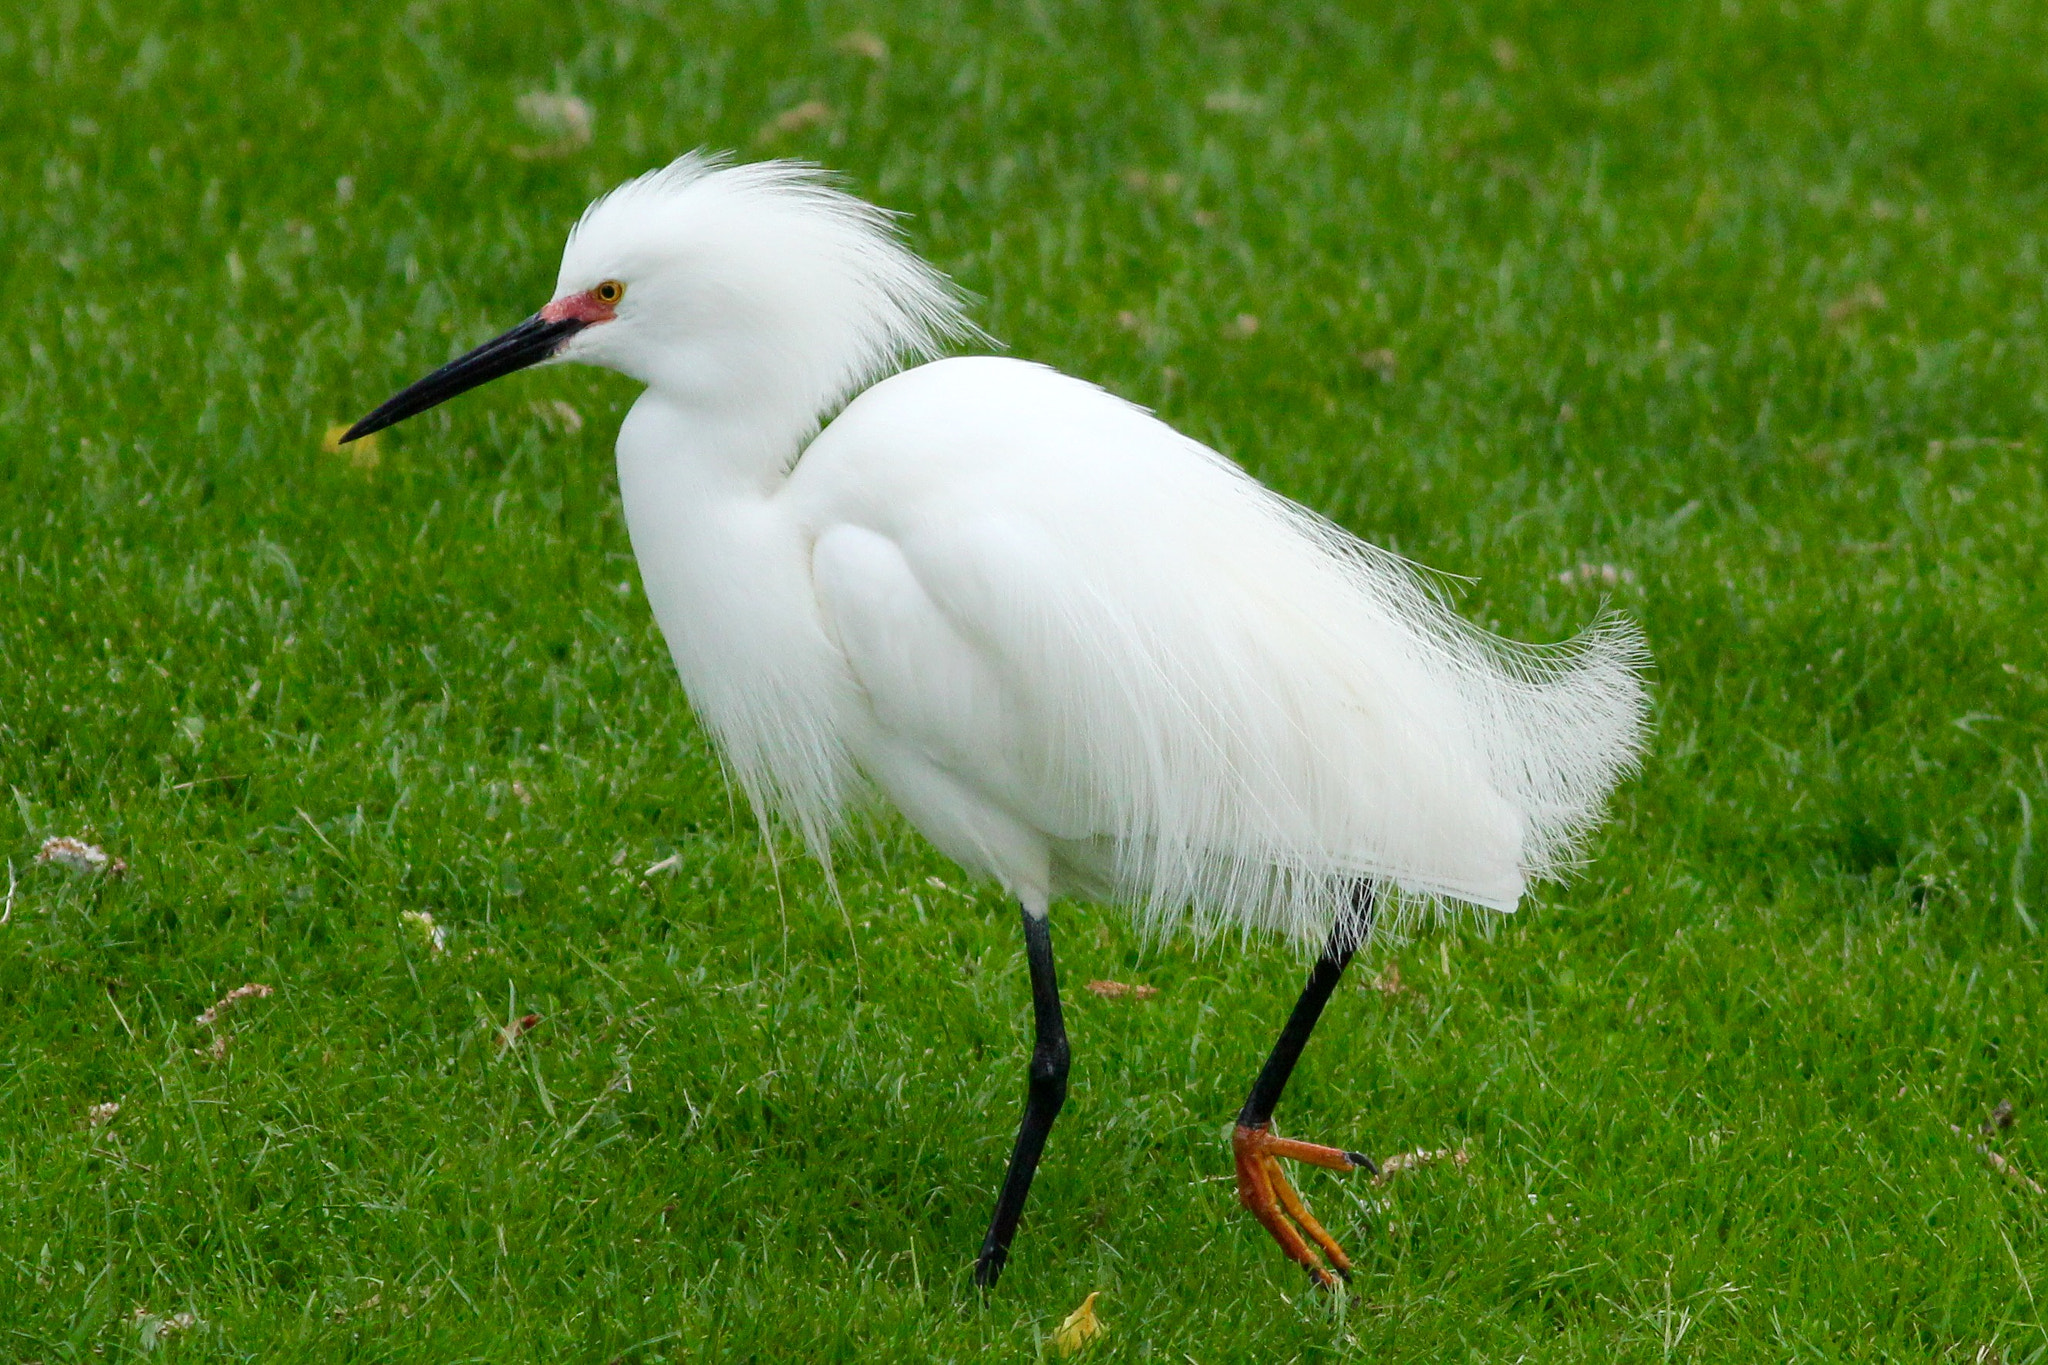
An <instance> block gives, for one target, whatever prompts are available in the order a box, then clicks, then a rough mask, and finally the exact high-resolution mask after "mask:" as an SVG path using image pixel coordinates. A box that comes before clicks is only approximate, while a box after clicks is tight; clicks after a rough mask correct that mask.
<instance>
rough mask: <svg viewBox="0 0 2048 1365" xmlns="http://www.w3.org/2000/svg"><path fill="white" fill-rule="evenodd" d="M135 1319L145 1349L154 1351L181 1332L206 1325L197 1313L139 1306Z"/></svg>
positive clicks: (136, 1328) (137, 1331)
mask: <svg viewBox="0 0 2048 1365" xmlns="http://www.w3.org/2000/svg"><path fill="white" fill-rule="evenodd" d="M133 1320H134V1323H135V1330H136V1333H137V1334H138V1335H139V1336H140V1337H141V1338H142V1342H141V1344H142V1349H143V1350H145V1351H154V1350H155V1349H156V1348H157V1347H159V1346H161V1345H162V1344H163V1343H164V1342H166V1341H168V1340H170V1339H171V1338H172V1337H174V1336H177V1335H178V1334H179V1333H181V1332H189V1331H191V1330H192V1329H193V1328H195V1327H200V1326H203V1325H204V1324H203V1323H201V1321H200V1320H199V1317H198V1315H197V1314H195V1313H152V1312H150V1311H149V1310H148V1309H147V1308H137V1309H136V1310H135V1316H134V1319H133Z"/></svg>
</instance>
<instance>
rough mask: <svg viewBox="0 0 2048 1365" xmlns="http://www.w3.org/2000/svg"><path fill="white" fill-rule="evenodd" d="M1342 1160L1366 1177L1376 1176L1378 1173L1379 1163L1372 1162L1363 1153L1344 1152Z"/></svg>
mask: <svg viewBox="0 0 2048 1365" xmlns="http://www.w3.org/2000/svg"><path fill="white" fill-rule="evenodd" d="M1344 1159H1345V1160H1346V1161H1348V1162H1350V1163H1351V1164H1352V1165H1354V1166H1356V1167H1358V1168H1359V1169H1360V1170H1362V1171H1364V1172H1365V1173H1366V1174H1367V1175H1378V1174H1379V1173H1380V1163H1379V1162H1377V1161H1374V1160H1373V1159H1372V1158H1371V1157H1369V1156H1367V1155H1366V1154H1365V1153H1364V1152H1346V1153H1345V1154H1344Z"/></svg>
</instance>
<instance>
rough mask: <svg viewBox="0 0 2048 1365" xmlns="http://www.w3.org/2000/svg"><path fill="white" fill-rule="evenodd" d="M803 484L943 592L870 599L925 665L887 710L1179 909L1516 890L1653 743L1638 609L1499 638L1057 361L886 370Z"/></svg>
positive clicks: (936, 760) (1316, 917) (1168, 908)
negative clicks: (1368, 891) (1368, 882)
mask: <svg viewBox="0 0 2048 1365" xmlns="http://www.w3.org/2000/svg"><path fill="white" fill-rule="evenodd" d="M778 496H779V497H781V498H783V499H786V500H787V502H788V505H789V507H790V509H791V510H792V511H793V512H794V514H795V515H796V516H797V517H798V518H799V519H800V520H801V522H802V523H803V524H804V525H805V526H806V528H807V529H808V531H809V533H810V534H811V535H813V536H824V535H828V534H830V533H831V532H832V531H833V530H834V529H835V528H846V527H853V528H859V529H860V530H862V531H864V532H866V533H870V534H871V535H872V536H874V537H878V538H879V540H878V541H877V542H875V543H877V544H881V543H884V542H886V544H887V545H889V546H891V547H893V552H894V553H897V554H900V556H901V562H902V565H903V567H904V569H905V570H907V572H908V574H909V575H910V577H911V578H912V579H914V582H915V584H916V586H917V587H918V588H921V590H922V591H921V593H914V594H909V595H907V596H906V595H905V594H903V593H895V594H893V595H890V596H888V600H877V601H876V602H873V603H862V604H859V610H858V611H857V612H856V613H854V614H855V615H858V616H859V618H860V620H861V622H862V623H863V625H862V626H861V629H864V630H867V631H869V632H870V633H873V632H876V631H880V632H885V633H886V634H887V635H888V639H889V644H890V647H891V651H892V653H891V654H890V656H889V657H890V658H893V659H897V660H900V661H901V662H902V664H903V666H901V667H893V666H888V664H887V661H886V660H885V661H884V662H883V663H878V664H870V665H869V666H868V668H867V675H863V676H860V677H859V681H860V683H861V684H862V686H863V687H864V688H865V689H866V692H867V694H868V695H869V697H870V699H871V701H872V704H873V706H874V712H875V716H876V717H879V719H878V720H876V721H875V722H874V723H875V724H877V725H879V726H880V727H881V728H882V729H884V730H886V731H889V732H890V736H889V737H890V738H891V741H892V742H895V741H901V742H903V743H905V744H908V745H910V746H912V747H914V749H915V751H916V752H917V753H918V754H920V755H923V756H925V757H926V758H928V759H929V761H930V762H931V763H933V764H935V765H937V766H938V767H940V768H943V769H944V770H945V772H946V773H947V774H949V775H950V777H951V778H952V779H954V780H956V781H958V782H960V783H962V784H965V786H966V787H969V788H971V789H973V790H974V791H975V792H976V793H978V794H979V796H980V797H981V798H983V799H986V800H988V801H990V802H991V803H994V804H995V805H997V806H999V807H1000V808H1001V809H1003V810H1004V811H1007V812H1008V813H1009V814H1010V815H1011V816H1014V817H1015V818H1016V819H1017V820H1018V821H1020V822H1022V823H1023V824H1024V825H1026V826H1028V827H1030V828H1032V829H1035V830H1037V831H1039V832H1041V833H1042V834H1043V835H1044V836H1045V837H1046V839H1047V840H1048V841H1049V844H1050V847H1051V850H1052V855H1053V859H1054V864H1055V873H1056V876H1058V877H1059V879H1060V880H1061V881H1063V882H1064V884H1065V885H1066V886H1067V887H1068V888H1069V889H1080V890H1088V891H1095V892H1099V893H1100V892H1107V893H1110V894H1114V895H1118V896H1120V897H1123V898H1125V899H1129V900H1131V901H1133V902H1135V903H1137V904H1139V905H1141V906H1142V907H1144V909H1145V911H1146V916H1147V918H1148V919H1149V920H1150V921H1152V922H1153V923H1154V924H1155V925H1156V926H1158V927H1162V928H1163V927H1167V926H1168V925H1170V924H1173V923H1177V922H1182V921H1183V920H1185V921H1186V922H1187V923H1189V924H1190V925H1191V927H1194V928H1195V929H1196V930H1197V931H1199V932H1206V931H1211V930H1215V929H1219V928H1225V927H1231V926H1244V927H1252V926H1260V927H1267V928H1271V929H1275V930H1279V931H1281V932H1283V933H1286V934H1288V935H1289V936H1290V937H1293V938H1295V939H1296V940H1297V941H1300V942H1302V943H1304V944H1314V943H1318V942H1320V939H1321V937H1322V935H1324V934H1325V933H1326V932H1327V930H1328V926H1329V924H1330V922H1331V920H1332V918H1333V917H1334V915H1335V914H1336V912H1337V907H1338V905H1339V904H1340V903H1341V902H1342V900H1343V898H1344V897H1345V896H1346V895H1348V894H1349V887H1350V885H1351V884H1352V883H1353V882H1355V880H1356V879H1357V878H1359V877H1361V876H1371V877H1375V878H1379V879H1381V880H1382V881H1384V882H1386V883H1389V884H1390V885H1392V886H1393V887H1396V888H1398V889H1399V890H1401V891H1403V892H1405V893H1407V896H1408V898H1409V899H1410V900H1411V902H1414V901H1429V900H1453V901H1462V902H1467V903H1473V904H1478V905H1484V906H1490V907H1493V908H1496V909H1503V910H1505V909H1512V908H1513V907H1514V905H1515V904H1516V902H1517V901H1518V900H1519V898H1520V896H1521V894H1522V891H1523V889H1524V884H1525V882H1526V881H1527V880H1528V879H1529V878H1530V877H1534V876H1543V875H1546V874H1551V873H1554V872H1556V871H1558V870H1560V869H1561V868H1562V867H1563V866H1565V865H1566V864H1567V863H1568V861H1569V860H1570V858H1571V857H1572V854H1573V850H1574V846H1575V844H1576V842H1577V841H1578V839H1579V837H1580V836H1581V835H1582V834H1583V833H1584V832H1585V831H1586V830H1587V829H1588V828H1590V826H1591V825H1592V824H1593V823H1594V822H1595V821H1596V820H1597V819H1598V817H1599V814H1600V809H1601V807H1602V805H1603V804H1604V802H1605V799H1606V797H1607V795H1608V793H1609V792H1610V790H1611V789H1612V787H1613V785H1614V783H1615V782H1616V780H1617V779H1618V777H1619V776H1620V775H1621V773H1622V772H1623V771H1625V770H1626V769H1627V767H1628V766H1629V765H1630V764H1631V762H1632V761H1633V759H1634V756H1635V754H1636V751H1637V747H1638V744H1639V738H1640V733H1641V729H1642V718H1643V709H1644V702H1643V694H1642V688H1641V684H1640V681H1639V679H1638V676H1637V670H1638V666H1639V660H1640V656H1641V647H1640V643H1639V638H1638V636H1637V635H1636V633H1635V632H1634V631H1633V629H1632V628H1630V627H1627V626H1625V625H1623V624H1621V623H1618V622H1607V623H1603V624H1602V625H1601V626H1599V627H1597V628H1596V629H1594V630H1593V631H1591V632H1589V633H1588V634H1586V635H1585V636H1582V637H1581V638H1580V639H1579V640H1577V641H1576V642H1574V643H1573V644H1571V645H1569V646H1565V647H1562V648H1559V649H1553V650H1548V651H1537V650H1530V649H1527V648H1524V647H1521V646H1516V645H1512V644H1508V643H1506V642H1503V641H1499V640H1496V639H1494V638H1492V637H1490V636H1487V635H1486V634H1484V633H1483V632H1481V631H1479V630H1477V629H1476V628H1474V627H1471V626H1469V625H1467V624H1465V623H1464V622H1462V621H1460V620H1458V619H1457V618H1456V617H1454V616H1452V615H1451V614H1450V613H1449V612H1448V611H1447V610H1446V609H1445V608H1444V607H1443V605H1442V604H1441V602H1440V601H1439V600H1438V599H1437V597H1436V596H1435V595H1434V594H1433V593H1432V591H1431V590H1430V589H1429V588H1428V587H1427V586H1426V585H1425V584H1424V583H1423V581H1422V580H1421V579H1419V578H1418V576H1417V575H1416V573H1415V572H1414V570H1413V569H1412V568H1410V567H1409V566H1408V565H1406V564H1404V563H1403V562H1401V561H1400V560H1398V559H1396V558H1395V557H1393V556H1391V555H1388V554H1385V553H1383V552H1380V551H1378V550H1375V549H1373V548H1372V547H1370V546H1367V545H1365V544H1363V543H1362V542H1360V541H1358V540H1356V539H1355V538H1353V537H1351V536H1349V535H1347V534H1345V533H1344V532H1342V531H1341V530H1339V529H1337V528H1336V527H1334V526H1332V525H1330V524H1329V523H1327V522H1324V521H1322V520H1320V519H1319V518H1316V517H1314V516H1313V515H1311V514H1310V513H1308V512H1306V511H1304V510H1303V509H1301V508H1299V507H1297V506H1295V505H1294V504H1292V503H1289V502H1287V501H1286V500H1284V499H1282V498H1280V497H1279V496H1277V495H1275V494H1273V493H1271V492H1269V491H1268V490H1266V489H1264V488H1262V487H1261V486H1260V485H1258V484H1257V483H1256V482H1254V481H1253V480H1251V479H1250V478H1249V477H1247V476H1246V475H1245V474H1243V473H1242V471H1240V470H1238V469H1237V467H1236V466H1234V465H1232V464H1230V463H1229V462H1228V461H1227V460H1224V459H1223V458H1222V457H1221V456H1219V455H1217V454H1215V453H1214V452H1212V451H1209V450H1207V449H1206V448H1204V447H1202V446H1201V445H1199V444H1198V443H1196V442H1194V441H1192V440H1189V439H1188V438H1186V437H1184V436H1181V435H1180V434H1179V433H1177V432H1175V431H1173V430H1172V429H1171V428H1169V427H1167V426H1166V425H1164V424H1163V423H1161V422H1159V421H1158V420H1157V419H1155V418H1154V417H1152V416H1151V415H1150V414H1149V413H1147V412H1145V411H1143V410H1142V409H1139V408H1137V407H1134V406H1132V405H1130V404H1127V403H1125V402H1123V401H1122V400H1120V399H1117V398H1115V397H1113V396H1111V395H1109V394H1107V393H1104V392H1103V391H1102V390H1100V389H1097V388H1095V387H1094V386H1092V385H1088V384H1085V383H1082V382H1080V381H1077V380H1073V379H1070V378H1067V377H1065V376H1062V375H1059V374H1057V373H1056V372H1054V371H1051V370H1048V369H1045V368H1043V367H1040V366H1036V365H1030V364H1025V363H1022V362H1017V361H1010V360H1003V359H993V358H972V359H958V360H948V361H940V362H937V363H934V364H930V365H925V366H921V367H918V368H916V369H912V370H908V371H905V372H903V373H901V374H899V375H896V376H894V377H892V378H890V379H888V380H885V381H883V382H882V383H880V384H878V385H876V386H874V387H873V388H871V389H869V390H868V391H867V392H866V393H864V394H862V395H861V396H860V397H859V398H857V399H856V400H855V401H854V402H853V403H851V404H850V405H848V407H847V408H846V410H845V411H844V412H843V413H842V414H841V415H840V416H839V418H838V419H837V420H836V421H834V422H833V423H832V424H831V425H830V426H829V427H828V428H827V429H826V430H825V431H824V432H823V433H822V434H820V435H819V436H818V438H817V439H816V440H815V441H814V442H813V443H812V444H811V446H810V447H809V449H808V450H807V451H806V452H805V453H804V455H803V457H802V459H801V460H800V461H799V463H798V465H797V467H796V469H795V471H794V472H793V473H792V475H791V477H790V479H789V481H788V483H787V485H786V486H785V487H784V489H783V491H782V492H781V494H779V495H778ZM835 590H836V592H837V593H838V594H839V598H840V599H841V601H842V607H843V599H844V596H845V594H846V593H847V592H848V591H850V590H851V591H860V590H861V589H860V588H859V587H858V585H856V586H855V587H854V588H852V589H849V588H848V587H847V586H846V585H845V584H840V585H837V587H836V589H835ZM877 596H878V598H879V597H880V596H881V594H879V593H878V594H877ZM826 598H827V607H826V611H827V614H828V616H829V615H830V614H831V613H832V611H833V610H835V608H834V607H833V606H832V605H831V598H832V595H831V594H826ZM912 599H914V600H912ZM851 619H852V618H851V617H849V620H851ZM830 624H831V623H830V622H828V625H830ZM845 629H848V630H851V629H853V627H852V626H851V625H848V626H846V627H845ZM853 657H854V660H855V672H856V674H857V675H860V674H861V672H862V669H861V663H860V660H861V658H863V657H865V656H862V655H860V654H858V652H855V653H854V655H853ZM921 658H925V659H929V660H931V661H933V663H932V666H929V667H926V666H920V664H919V660H920V659H921ZM940 659H952V660H955V661H957V663H958V666H957V667H940V666H937V663H936V661H938V660H940ZM897 732H901V733H897Z"/></svg>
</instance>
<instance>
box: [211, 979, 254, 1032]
mask: <svg viewBox="0 0 2048 1365" xmlns="http://www.w3.org/2000/svg"><path fill="white" fill-rule="evenodd" d="M269 994H270V987H268V986H266V985H264V984H263V983H262V982H261V981H251V982H248V983H247V984H245V985H241V986H237V987H235V988H234V989H233V990H231V991H229V992H228V993H227V994H226V995H223V996H222V997H221V998H220V999H218V1000H216V1001H214V1002H213V1003H212V1004H211V1005H209V1006H207V1008H206V1012H205V1013H204V1014H201V1015H200V1016H198V1017H197V1018H196V1019H194V1020H193V1021H192V1022H193V1023H195V1024H197V1025H199V1026H200V1027H201V1028H211V1027H212V1026H213V1025H214V1024H215V1023H217V1022H218V1021H219V1019H220V1017H221V1016H222V1015H223V1014H226V1013H227V1012H228V1011H229V1010H231V1009H233V1008H234V1007H235V1006H237V1005H239V1004H241V1003H242V1002H243V1001H244V1000H250V999H255V1000H261V999H263V997H265V996H267V995H269Z"/></svg>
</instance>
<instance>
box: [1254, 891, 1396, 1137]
mask: <svg viewBox="0 0 2048 1365" xmlns="http://www.w3.org/2000/svg"><path fill="white" fill-rule="evenodd" d="M1378 905H1379V893H1378V891H1377V889H1376V888H1375V887H1374V886H1373V884H1372V883H1371V882H1360V883H1359V884H1358V888H1357V889H1356V890H1355V891H1353V892H1352V893H1351V912H1350V913H1349V914H1348V915H1344V916H1340V917H1339V918H1338V920H1337V923H1336V924H1335V925H1334V926H1332V928H1331V929H1330V941H1329V943H1327V944H1326V945H1324V947H1323V955H1322V956H1321V957H1319V958H1317V959H1316V965H1315V966H1314V967H1313V968H1311V969H1310V970H1309V974H1308V984H1307V985H1306V986H1303V987H1302V989H1301V998H1300V999H1299V1000H1296V1001H1295V1002H1294V1013H1292V1014H1290V1015H1288V1016H1287V1027H1286V1028H1283V1029H1281V1030H1280V1038H1279V1040H1278V1041H1277V1042H1275V1043H1274V1044H1273V1052H1272V1055H1271V1056H1269V1057H1267V1058H1266V1065H1265V1066H1264V1067H1262V1068H1261V1069H1260V1071H1259V1078H1258V1079H1257V1080H1255V1081H1253V1082H1252V1093H1251V1094H1250V1095H1249V1096H1247V1097H1246V1098H1245V1102H1244V1108H1243V1109H1241V1110H1239V1111H1238V1115H1237V1122H1238V1126H1239V1127H1242V1128H1263V1127H1265V1126H1266V1125H1267V1124H1269V1123H1271V1122H1272V1121H1273V1110H1274V1109H1275V1108H1276V1107H1277V1106H1278V1105H1279V1103H1280V1092H1281V1091H1283V1090H1285V1089H1286V1088H1287V1078H1288V1077H1290V1076H1292V1075H1293V1074H1294V1064H1295V1063H1296V1062H1298V1061H1300V1060H1301V1050H1302V1049H1303V1048H1305V1047H1307V1046H1308V1036H1309V1035H1310V1034H1311V1033H1313V1032H1315V1027H1316V1021H1317V1020H1319V1019H1321V1018H1322V1017H1323V1006H1324V1005H1327V1004H1328V1003H1329V1002H1330V993H1331V992H1332V991H1334V990H1336V989H1337V982H1338V981H1339V980H1340V979H1341V978H1342V977H1343V975H1344V969H1345V968H1346V967H1347V966H1349V965H1350V964H1351V955H1352V954H1353V953H1355V952H1357V951H1358V945H1359V944H1361V943H1363V942H1365V940H1366V939H1367V938H1369V937H1371V935H1372V920H1373V912H1374V911H1375V910H1376V909H1377V908H1378ZM1350 1155H1351V1156H1352V1160H1353V1164H1355V1165H1359V1166H1364V1167H1366V1168H1368V1169H1374V1168H1373V1165H1372V1162H1371V1161H1370V1160H1368V1159H1367V1158H1365V1157H1362V1156H1358V1155H1356V1154H1355V1153H1353V1154H1350Z"/></svg>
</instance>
